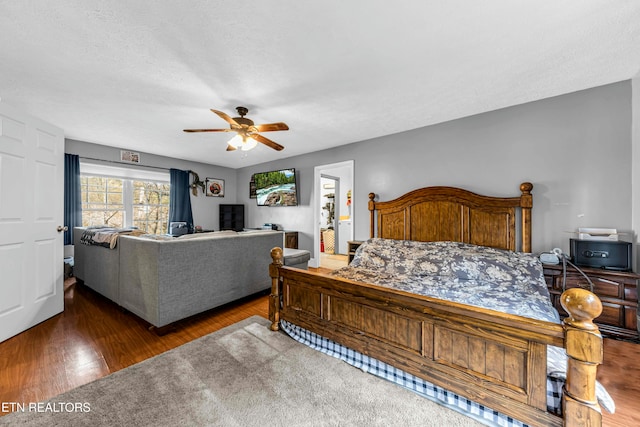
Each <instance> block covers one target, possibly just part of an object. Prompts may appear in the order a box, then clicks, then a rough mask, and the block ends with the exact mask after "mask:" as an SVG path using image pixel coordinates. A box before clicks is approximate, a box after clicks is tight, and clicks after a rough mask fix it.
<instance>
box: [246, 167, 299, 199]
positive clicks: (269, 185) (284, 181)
mask: <svg viewBox="0 0 640 427" xmlns="http://www.w3.org/2000/svg"><path fill="white" fill-rule="evenodd" d="M253 179H254V181H255V184H256V196H257V197H256V201H257V203H258V206H297V205H298V188H297V185H296V170H295V169H293V168H292V169H280V170H277V171H271V172H260V173H256V174H255V175H254V176H253Z"/></svg>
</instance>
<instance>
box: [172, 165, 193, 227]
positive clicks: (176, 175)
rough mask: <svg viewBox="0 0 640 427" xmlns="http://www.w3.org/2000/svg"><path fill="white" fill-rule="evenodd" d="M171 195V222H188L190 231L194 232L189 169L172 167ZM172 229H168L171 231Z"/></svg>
mask: <svg viewBox="0 0 640 427" xmlns="http://www.w3.org/2000/svg"><path fill="white" fill-rule="evenodd" d="M169 175H170V177H171V181H170V183H171V195H170V197H169V224H168V226H169V227H170V226H171V223H172V222H186V223H187V227H188V228H189V232H190V233H192V232H193V213H192V212H191V196H190V194H189V191H190V187H189V171H183V170H179V169H171V170H170V171H169ZM170 232H171V229H168V230H167V233H170Z"/></svg>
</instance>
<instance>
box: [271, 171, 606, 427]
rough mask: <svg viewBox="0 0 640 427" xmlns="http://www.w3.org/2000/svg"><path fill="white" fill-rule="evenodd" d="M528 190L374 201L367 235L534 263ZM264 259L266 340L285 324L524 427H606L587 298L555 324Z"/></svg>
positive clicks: (595, 305) (575, 296)
mask: <svg viewBox="0 0 640 427" xmlns="http://www.w3.org/2000/svg"><path fill="white" fill-rule="evenodd" d="M532 188H533V185H532V184H531V183H523V184H521V185H520V191H521V194H520V196H518V197H509V198H504V197H490V196H482V195H478V194H475V193H472V192H469V191H466V190H463V189H459V188H453V187H427V188H422V189H418V190H414V191H412V192H410V193H407V194H405V195H403V196H401V197H399V198H397V199H395V200H391V201H384V202H380V201H375V195H374V194H373V193H371V194H369V211H370V213H371V227H370V236H371V237H379V238H389V239H396V240H415V241H454V242H465V243H471V244H475V245H482V246H490V247H494V248H500V249H507V250H511V251H516V250H518V251H522V252H531V208H532V202H533V200H532V195H531V190H532ZM517 222H518V223H520V224H521V226H520V230H519V231H517V228H518V227H516V223H517ZM376 231H377V233H376ZM271 255H272V258H273V263H272V264H271V266H270V269H269V272H270V275H271V277H272V290H271V296H270V303H269V317H270V320H271V322H272V325H271V329H272V330H278V329H279V325H280V321H281V320H286V321H287V322H290V323H292V324H295V325H298V326H300V327H302V328H304V329H307V330H309V331H311V332H314V333H316V334H318V335H321V336H323V337H326V338H328V339H330V340H333V341H335V342H337V343H340V344H342V345H344V346H346V347H349V348H352V349H354V350H356V351H358V352H360V353H363V354H365V355H367V356H369V357H373V358H376V359H378V360H381V361H383V362H385V363H388V364H390V365H392V366H395V367H397V368H399V369H402V370H403V371H406V372H409V373H410V374H412V375H415V376H416V377H419V378H423V379H425V380H427V381H429V382H431V383H433V384H435V385H437V386H440V387H443V388H445V389H447V390H451V391H452V392H454V393H456V394H458V395H460V396H463V397H466V398H468V399H470V400H472V401H475V402H478V403H480V404H481V405H485V406H486V407H489V408H492V409H494V410H496V411H499V412H501V413H503V414H506V415H507V416H510V417H513V418H514V419H517V420H520V421H522V422H523V423H526V424H529V425H532V426H543V425H544V426H560V425H567V426H578V425H581V426H587V425H588V426H600V425H601V424H602V416H601V412H600V406H599V404H598V402H597V399H596V391H595V388H596V386H595V384H596V369H597V366H598V365H599V364H600V363H601V362H602V352H603V350H602V337H601V335H600V333H599V331H598V328H597V327H596V326H595V325H594V323H593V319H594V318H596V317H597V316H599V314H600V312H601V311H602V305H601V303H600V300H599V299H598V298H597V297H596V296H595V295H594V294H592V293H590V292H589V291H587V290H584V289H580V288H574V289H570V290H567V291H566V292H565V293H564V294H563V295H562V304H563V306H564V307H565V309H566V311H567V312H568V313H569V314H570V316H569V317H568V318H567V319H565V320H564V321H563V324H556V323H552V322H546V321H541V320H534V319H530V318H526V317H521V316H516V315H512V314H507V313H501V312H497V311H493V310H488V309H484V308H479V307H474V306H469V305H464V304H460V303H455V302H451V301H445V300H440V299H436V298H431V297H427V296H421V295H416V294H411V293H408V292H404V291H400V290H395V289H390V288H385V287H380V286H375V285H372V284H366V283H360V282H355V281H351V280H347V279H341V278H336V277H332V276H331V275H327V274H323V273H318V272H314V271H305V270H298V269H294V268H289V267H284V266H283V264H282V249H280V248H274V249H273V250H272V251H271ZM452 343H455V345H452ZM548 345H553V346H557V347H563V348H565V349H566V352H567V356H568V357H567V378H566V382H565V386H564V393H563V397H562V412H563V416H562V418H560V417H559V416H557V415H554V414H552V413H549V412H547V406H546V385H545V384H546V383H545V380H546V372H547V371H546V359H547V354H546V348H547V346H548Z"/></svg>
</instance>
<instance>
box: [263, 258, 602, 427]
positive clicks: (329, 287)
mask: <svg viewBox="0 0 640 427" xmlns="http://www.w3.org/2000/svg"><path fill="white" fill-rule="evenodd" d="M271 258H272V260H273V262H272V263H271V264H270V266H269V275H270V277H271V295H270V299H269V320H270V321H271V327H270V328H271V330H273V331H277V330H279V327H280V326H279V323H280V320H288V321H291V322H292V323H294V324H300V326H302V327H304V328H306V329H308V330H311V331H313V332H316V333H318V334H320V335H323V334H324V333H325V332H327V333H330V334H331V336H329V337H328V338H329V339H332V340H334V341H336V342H339V343H341V344H343V345H345V346H347V347H351V348H354V349H355V350H357V351H364V352H365V353H366V354H368V355H369V356H371V357H374V358H378V359H380V360H383V361H386V360H384V358H385V357H386V355H387V354H389V353H388V348H387V349H385V351H383V352H381V353H379V354H378V353H377V352H376V349H375V347H376V345H377V344H376V343H377V342H378V338H376V337H375V336H372V335H371V334H369V333H368V332H367V331H362V332H357V333H354V330H353V325H348V326H345V324H344V323H342V321H341V320H337V321H335V320H332V319H331V318H330V317H331V316H329V317H327V318H325V317H324V314H321V315H320V318H316V319H315V320H314V318H313V317H314V316H315V314H313V313H311V312H307V311H306V309H305V307H304V304H303V306H297V307H294V306H291V305H290V301H291V298H292V296H291V295H290V294H289V293H290V292H293V293H294V295H295V298H294V299H295V300H298V301H300V300H301V298H302V300H304V298H305V295H306V296H309V295H312V298H313V299H317V298H318V297H320V298H321V299H322V301H326V302H327V305H329V306H330V305H331V301H333V300H334V299H336V298H337V299H336V300H335V301H339V300H340V301H347V302H348V304H351V305H353V306H355V305H359V306H361V307H363V310H360V309H357V310H356V311H355V312H357V313H360V314H359V316H365V314H366V313H365V312H366V310H367V309H368V308H371V307H373V306H375V309H376V311H377V312H378V313H379V312H380V311H381V310H386V309H387V308H388V313H387V315H385V316H393V315H394V314H397V313H398V310H397V308H398V307H401V306H402V305H403V304H404V305H405V308H406V310H405V309H403V310H401V311H402V313H401V317H403V318H407V316H409V317H412V318H414V319H417V320H418V321H422V322H423V324H425V325H426V324H429V325H431V326H430V327H431V328H434V329H435V328H437V327H442V328H441V329H443V330H445V329H446V328H448V327H451V326H452V327H453V328H454V329H453V330H454V331H455V330H456V328H457V332H459V333H467V332H462V331H468V333H469V334H470V335H469V336H472V335H473V334H474V333H475V338H473V339H479V338H482V339H485V338H486V342H487V343H488V344H487V345H492V344H490V343H491V342H492V340H493V339H494V338H495V337H496V336H501V338H504V339H505V340H506V341H505V340H503V341H502V342H500V341H495V343H498V344H500V345H505V346H506V347H508V346H509V342H511V341H520V342H524V341H526V342H529V343H530V344H528V346H529V348H539V347H538V346H540V345H548V344H552V345H557V346H562V345H564V348H565V349H566V352H567V379H566V383H565V387H564V393H563V397H562V411H563V419H561V418H559V417H557V416H554V415H552V414H549V413H545V412H546V411H545V410H544V409H542V408H545V407H546V403H544V399H543V398H542V395H538V394H536V397H534V398H533V399H532V400H531V401H532V402H534V401H535V402H537V403H530V404H529V403H525V402H524V401H518V400H517V398H516V400H511V398H507V397H506V396H503V397H500V395H499V393H498V394H495V390H496V387H495V386H496V384H491V381H488V383H487V384H486V387H487V388H486V389H484V387H485V386H483V385H482V384H485V381H486V380H487V378H486V377H482V378H483V381H481V382H479V383H478V382H476V383H475V388H478V387H482V388H483V390H481V391H479V392H476V390H475V389H474V387H473V386H471V387H470V385H471V383H469V384H468V385H466V386H465V385H464V384H465V381H466V380H464V379H465V378H469V379H470V381H471V380H473V376H471V375H470V374H473V373H472V372H470V371H469V370H468V369H465V370H463V371H460V372H461V375H462V376H461V377H460V378H462V379H463V380H462V383H461V382H458V383H456V382H449V380H448V379H447V378H449V376H450V374H452V373H453V374H454V376H455V373H454V372H453V371H451V369H452V366H451V364H450V363H447V364H446V366H443V367H442V369H443V370H440V371H438V369H439V368H438V365H437V364H438V363H440V362H438V361H436V360H434V359H433V358H432V355H433V353H431V358H430V356H429V355H428V354H427V353H423V356H416V353H415V351H407V352H406V353H403V351H404V350H403V349H402V348H397V347H394V348H391V350H392V352H394V354H395V356H394V357H395V360H396V361H399V363H400V364H402V363H403V362H404V361H405V360H406V361H407V363H406V364H405V365H404V366H399V367H400V368H401V369H404V370H406V371H407V372H409V373H412V374H414V375H417V376H419V377H422V378H424V379H426V380H427V381H431V382H434V383H435V384H437V385H441V386H444V387H445V388H446V386H447V385H451V386H452V391H454V392H457V393H458V394H461V395H464V394H465V392H471V393H474V394H472V395H470V396H465V397H468V398H470V399H471V400H475V401H477V402H478V403H481V404H483V405H486V406H487V407H490V408H493V409H495V410H498V411H500V412H503V413H505V414H507V415H510V416H512V417H514V418H515V419H519V420H521V421H523V422H525V423H528V424H529V425H532V426H536V425H553V426H562V425H564V426H589V427H591V426H601V425H602V414H601V411H600V406H599V404H598V402H597V399H596V371H597V367H598V365H599V364H601V363H602V358H603V346H602V336H601V335H600V332H599V330H598V327H597V326H596V325H595V324H594V323H593V320H594V319H595V318H596V317H598V316H599V315H600V314H601V312H602V303H601V302H600V300H599V299H598V297H597V296H596V295H594V294H593V293H591V292H589V291H587V290H585V289H581V288H573V289H569V290H567V291H565V292H564V293H563V294H562V297H561V298H562V300H561V301H562V306H563V308H564V309H565V310H566V311H567V313H569V317H567V318H566V319H564V321H563V325H562V327H559V326H558V325H555V324H552V323H549V322H540V321H534V320H530V319H526V318H521V317H518V316H511V315H507V314H504V315H497V314H496V312H494V311H492V310H485V309H480V308H477V307H470V306H464V305H461V304H456V303H451V302H447V301H441V300H437V299H429V298H422V297H417V298H416V301H418V302H419V303H420V301H419V300H428V301H427V302H424V303H423V305H422V306H419V305H418V304H416V302H415V301H409V302H408V303H407V301H408V298H407V297H406V296H400V297H399V296H398V295H394V293H393V292H389V293H388V295H387V294H386V293H385V290H384V288H379V287H373V286H372V285H364V286H366V287H367V288H368V289H369V291H367V294H370V295H374V294H377V295H378V296H376V297H375V298H377V299H378V302H380V298H379V295H383V301H382V303H380V304H378V303H377V302H376V301H375V300H368V301H366V302H364V303H363V296H362V294H361V293H360V291H359V290H358V289H356V288H354V289H355V291H354V294H350V292H349V287H350V286H351V287H357V286H358V285H357V284H355V283H354V282H351V281H348V280H343V279H339V278H334V277H331V276H328V275H325V274H321V273H317V272H312V271H311V272H309V271H304V270H298V269H290V268H288V267H283V250H282V249H281V248H279V247H275V248H273V249H272V250H271ZM372 287H373V288H376V289H375V292H371V288H372ZM283 292H284V295H283ZM381 293H382V294H381ZM409 299H410V298H409ZM306 301H309V300H308V299H307V300H306ZM372 301H373V302H372ZM321 312H322V310H321ZM355 312H354V313H355ZM335 315H336V313H335V312H334V314H333V316H335ZM377 316H378V317H377V318H380V316H379V314H378V315H377ZM434 316H435V317H434ZM346 318H353V316H347V317H346ZM371 319H373V318H371ZM434 319H435V320H434ZM343 320H344V318H343ZM369 320H370V319H369ZM362 321H363V322H365V323H366V319H362ZM434 322H435V323H434ZM456 322H463V323H461V324H462V325H463V327H462V328H460V327H456V326H455V323H456ZM494 322H495V323H494ZM356 323H358V321H357V319H356ZM492 325H494V326H492ZM368 326H369V329H371V324H370V323H369V324H368ZM314 329H315V330H314ZM382 329H385V328H384V326H383V327H382ZM427 329H428V328H427ZM427 329H424V327H423V329H422V330H423V333H426V332H425V331H427ZM341 330H342V331H341ZM492 331H493V332H492ZM445 332H446V331H445ZM478 334H480V335H478ZM436 335H437V334H436ZM436 335H433V334H432V335H429V334H427V335H424V336H423V339H422V342H423V343H428V342H429V343H428V344H427V346H431V342H433V345H434V346H435V345H437V344H438V343H437V342H436V341H437V339H438V338H437V336H436ZM507 335H508V337H507ZM505 337H507V338H505ZM358 340H363V342H364V343H365V345H364V346H363V347H362V348H361V349H358ZM431 340H433V341H431ZM341 341H343V342H341ZM372 343H373V345H372ZM505 343H506V344H505ZM519 348H520V349H521V350H522V348H523V347H522V345H520V347H519ZM544 348H545V347H542V348H540V350H536V351H537V353H536V354H537V355H538V356H540V358H544V354H546V352H545V351H544ZM416 357H422V358H423V359H422V362H419V363H418V365H420V364H425V365H426V366H429V367H430V368H429V369H428V370H426V371H425V370H423V369H416V370H413V369H412V366H417V365H415V363H414V362H415V361H416ZM532 357H533V356H532ZM536 357H537V356H536ZM536 360H539V359H536ZM533 362H534V361H533V360H530V362H529V363H533ZM387 363H389V361H387ZM526 365H527V366H528V364H526ZM533 365H535V366H537V367H536V368H532V369H533V371H531V372H530V371H527V370H526V369H528V368H527V367H526V366H525V367H524V369H525V371H521V372H520V373H519V374H515V373H514V374H515V375H516V376H519V377H521V378H525V377H526V378H529V377H533V378H534V379H533V383H530V384H529V385H527V386H525V389H527V390H530V391H531V392H532V393H533V391H534V390H537V389H538V388H539V387H540V386H542V385H543V384H545V383H544V382H540V379H539V375H540V374H541V373H542V372H541V370H542V369H543V368H542V367H541V366H539V365H537V362H536V363H533ZM533 365H532V366H533ZM438 372H440V373H442V372H445V373H448V374H447V376H446V377H443V376H442V375H441V374H438ZM514 372H515V371H514ZM432 373H435V374H432ZM433 375H435V376H433ZM443 378H445V380H444V381H445V383H443ZM536 378H537V379H536ZM502 384H504V381H503V382H502ZM456 387H457V388H456ZM538 392H540V393H543V391H541V390H537V391H536V393H538ZM492 393H493V397H492ZM532 396H533V395H532ZM516 397H517V396H516ZM529 405H532V406H529Z"/></svg>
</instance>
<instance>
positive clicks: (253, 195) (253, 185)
mask: <svg viewBox="0 0 640 427" xmlns="http://www.w3.org/2000/svg"><path fill="white" fill-rule="evenodd" d="M253 177H254V175H251V181H249V198H250V199H256V198H258V194H257V193H256V181H255V179H254V178H253Z"/></svg>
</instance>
